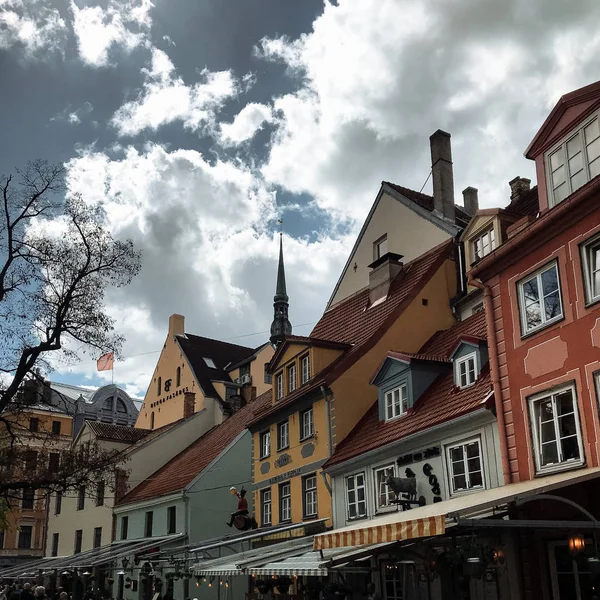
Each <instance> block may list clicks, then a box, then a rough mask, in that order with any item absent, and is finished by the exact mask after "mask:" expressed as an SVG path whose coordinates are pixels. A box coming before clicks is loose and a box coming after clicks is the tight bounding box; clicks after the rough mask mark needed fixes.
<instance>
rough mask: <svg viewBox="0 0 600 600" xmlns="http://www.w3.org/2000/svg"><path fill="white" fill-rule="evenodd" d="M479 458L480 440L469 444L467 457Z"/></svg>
mask: <svg viewBox="0 0 600 600" xmlns="http://www.w3.org/2000/svg"><path fill="white" fill-rule="evenodd" d="M474 457H477V458H479V442H474V443H472V444H467V458H474Z"/></svg>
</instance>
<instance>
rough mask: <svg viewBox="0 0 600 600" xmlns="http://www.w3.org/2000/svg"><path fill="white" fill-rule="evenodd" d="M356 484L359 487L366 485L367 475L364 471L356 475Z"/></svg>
mask: <svg viewBox="0 0 600 600" xmlns="http://www.w3.org/2000/svg"><path fill="white" fill-rule="evenodd" d="M356 485H357V487H358V486H362V485H365V476H364V475H363V474H362V473H360V475H357V476H356Z"/></svg>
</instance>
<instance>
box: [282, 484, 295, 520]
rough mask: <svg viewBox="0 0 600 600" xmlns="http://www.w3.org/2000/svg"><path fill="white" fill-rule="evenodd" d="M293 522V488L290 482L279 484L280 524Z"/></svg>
mask: <svg viewBox="0 0 600 600" xmlns="http://www.w3.org/2000/svg"><path fill="white" fill-rule="evenodd" d="M291 520H292V486H291V485H290V482H289V481H288V482H286V483H281V484H279V522H280V523H284V522H285V521H291Z"/></svg>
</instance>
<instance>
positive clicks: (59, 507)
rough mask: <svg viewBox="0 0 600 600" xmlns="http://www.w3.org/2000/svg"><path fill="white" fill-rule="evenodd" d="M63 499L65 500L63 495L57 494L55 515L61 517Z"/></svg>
mask: <svg viewBox="0 0 600 600" xmlns="http://www.w3.org/2000/svg"><path fill="white" fill-rule="evenodd" d="M62 499H63V493H62V492H56V498H55V500H54V514H55V515H60V513H61V512H62Z"/></svg>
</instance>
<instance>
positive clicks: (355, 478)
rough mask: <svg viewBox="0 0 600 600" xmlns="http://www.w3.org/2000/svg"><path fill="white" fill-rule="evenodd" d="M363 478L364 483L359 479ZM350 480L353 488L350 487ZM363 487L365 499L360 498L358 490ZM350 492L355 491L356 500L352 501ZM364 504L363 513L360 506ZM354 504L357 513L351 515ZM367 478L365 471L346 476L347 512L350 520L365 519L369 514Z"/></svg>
mask: <svg viewBox="0 0 600 600" xmlns="http://www.w3.org/2000/svg"><path fill="white" fill-rule="evenodd" d="M359 478H362V484H361V485H359V484H358V479H359ZM350 482H352V484H353V488H352V489H351V488H350V485H349V484H350ZM359 489H362V492H363V499H362V500H359V499H358V490H359ZM350 492H354V500H353V501H352V502H351V501H350ZM361 504H364V513H362V514H361V512H360V511H359V506H360V505H361ZM351 506H354V508H355V511H356V514H355V515H354V516H351V515H350V507H351ZM367 510H368V509H367V479H366V477H365V472H364V471H360V472H358V473H354V475H348V476H347V477H346V514H347V517H348V521H354V520H355V519H364V518H365V517H366V516H367Z"/></svg>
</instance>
